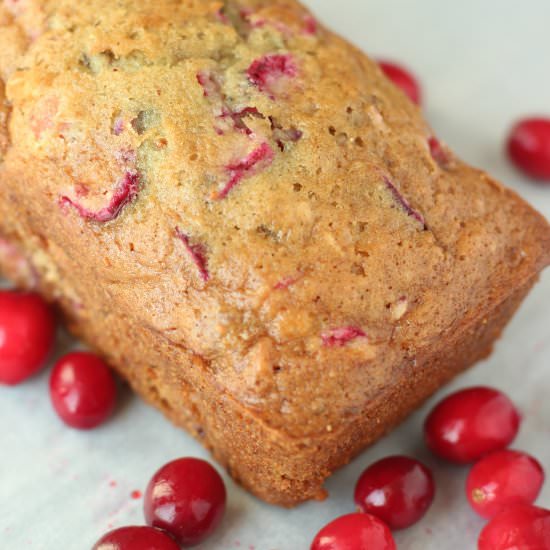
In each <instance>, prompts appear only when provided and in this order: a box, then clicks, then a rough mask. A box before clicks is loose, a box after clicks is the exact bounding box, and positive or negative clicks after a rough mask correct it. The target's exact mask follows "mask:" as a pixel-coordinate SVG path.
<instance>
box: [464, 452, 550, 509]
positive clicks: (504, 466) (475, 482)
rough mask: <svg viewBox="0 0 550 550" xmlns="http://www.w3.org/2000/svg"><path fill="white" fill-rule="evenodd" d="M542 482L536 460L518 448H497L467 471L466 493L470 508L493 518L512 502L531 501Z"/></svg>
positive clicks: (541, 475) (537, 493)
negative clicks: (515, 449)
mask: <svg viewBox="0 0 550 550" xmlns="http://www.w3.org/2000/svg"><path fill="white" fill-rule="evenodd" d="M543 483H544V470H543V469H542V466H541V465H540V464H539V462H538V461H537V460H535V459H534V458H533V457H531V456H529V455H528V454H525V453H521V452H519V451H510V450H504V451H497V452H495V453H492V454H490V455H489V456H486V457H485V458H483V459H481V460H480V461H479V462H478V463H477V464H476V465H475V466H474V467H473V468H472V470H471V471H470V474H469V476H468V480H467V481H466V496H467V497H468V500H469V501H470V504H471V505H472V508H473V509H474V510H475V511H476V512H477V513H478V514H479V515H480V516H482V517H484V518H492V517H494V516H496V515H497V514H498V513H499V512H501V511H502V510H504V509H505V508H508V507H510V506H513V505H515V504H532V503H533V502H535V500H536V499H537V497H538V496H539V493H540V490H541V488H542V484H543Z"/></svg>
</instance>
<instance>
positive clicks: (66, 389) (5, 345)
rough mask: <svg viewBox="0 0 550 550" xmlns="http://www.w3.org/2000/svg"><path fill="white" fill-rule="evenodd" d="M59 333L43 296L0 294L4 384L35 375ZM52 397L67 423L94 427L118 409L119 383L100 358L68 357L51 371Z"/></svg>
mask: <svg viewBox="0 0 550 550" xmlns="http://www.w3.org/2000/svg"><path fill="white" fill-rule="evenodd" d="M55 334H56V320H55V316H54V314H53V312H52V310H51V309H50V307H49V306H48V304H46V302H45V301H44V300H43V299H42V298H41V297H40V296H39V295H37V294H34V293H31V292H17V291H2V292H0V383H2V384H7V385H15V384H19V383H21V382H23V381H25V380H26V379H27V378H30V377H31V376H32V375H33V374H36V373H37V372H38V371H39V370H40V369H41V368H42V367H43V366H44V365H45V363H46V362H47V361H48V359H49V357H50V354H51V353H52V351H53V347H54V343H55ZM50 397H51V401H52V404H53V407H54V409H55V411H56V412H57V414H58V415H59V417H60V418H61V419H62V420H63V421H64V422H65V423H66V424H68V425H69V426H72V427H73V428H79V429H88V428H94V427H95V426H97V425H99V424H101V423H102V422H103V421H104V420H105V419H106V418H107V417H108V416H109V415H110V414H111V412H112V410H113V408H114V405H115V399H116V385H115V379H114V377H113V374H112V373H111V370H110V369H109V367H108V366H107V365H106V364H105V362H104V361H103V360H102V359H100V358H99V357H97V356H96V355H94V354H92V353H88V352H74V353H69V354H67V355H65V356H64V357H62V358H61V359H59V361H57V363H56V365H55V366H54V368H53V370H52V373H51V376H50Z"/></svg>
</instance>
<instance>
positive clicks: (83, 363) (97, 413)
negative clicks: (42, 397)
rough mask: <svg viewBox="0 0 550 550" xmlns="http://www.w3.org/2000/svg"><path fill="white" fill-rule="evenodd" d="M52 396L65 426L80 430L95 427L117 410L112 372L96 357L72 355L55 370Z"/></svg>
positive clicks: (51, 383) (84, 353)
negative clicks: (115, 407)
mask: <svg viewBox="0 0 550 550" xmlns="http://www.w3.org/2000/svg"><path fill="white" fill-rule="evenodd" d="M50 397H51V400H52V404H53V407H54V409H55V411H56V412H57V414H58V415H59V417H60V418H61V420H63V422H65V424H67V425H68V426H71V427H72V428H78V429H81V430H87V429H90V428H95V427H96V426H98V425H99V424H101V423H103V422H104V421H105V420H106V419H107V418H108V417H109V415H110V414H111V413H112V411H113V409H114V406H115V401H116V384H115V379H114V377H113V374H112V372H111V369H109V367H108V366H107V364H106V363H105V362H104V361H103V360H102V359H100V358H99V357H98V356H97V355H94V354H93V353H88V352H74V353H69V354H67V355H65V356H64V357H62V358H61V359H60V360H59V361H58V362H57V363H56V365H55V367H54V369H53V371H52V374H51V376H50Z"/></svg>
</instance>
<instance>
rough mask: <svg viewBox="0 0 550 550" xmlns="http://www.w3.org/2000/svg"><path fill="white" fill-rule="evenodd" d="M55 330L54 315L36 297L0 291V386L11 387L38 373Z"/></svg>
mask: <svg viewBox="0 0 550 550" xmlns="http://www.w3.org/2000/svg"><path fill="white" fill-rule="evenodd" d="M55 329H56V323H55V317H54V314H53V312H52V310H51V309H50V307H49V306H48V304H47V303H46V302H45V301H44V300H43V299H42V298H41V297H40V296H39V295H38V294H34V293H30V292H17V291H0V383H1V384H8V385H10V386H13V385H15V384H19V383H20V382H23V381H24V380H26V379H27V378H29V377H31V376H32V375H33V374H35V373H36V372H37V371H38V370H40V368H42V367H43V366H44V364H45V363H46V360H47V359H48V356H49V355H50V352H51V350H52V348H53V344H54V340H55Z"/></svg>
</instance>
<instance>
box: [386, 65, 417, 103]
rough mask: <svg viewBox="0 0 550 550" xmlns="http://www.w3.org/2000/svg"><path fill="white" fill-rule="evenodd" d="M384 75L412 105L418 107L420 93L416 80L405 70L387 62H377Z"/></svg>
mask: <svg viewBox="0 0 550 550" xmlns="http://www.w3.org/2000/svg"><path fill="white" fill-rule="evenodd" d="M378 64H379V65H380V68H381V69H382V71H384V74H385V75H386V76H387V77H388V78H389V79H390V80H391V81H392V82H393V83H394V84H395V85H396V86H397V87H398V88H401V90H402V91H403V92H404V93H405V94H406V95H407V96H408V97H409V98H410V100H411V101H412V102H413V103H416V104H417V105H420V104H421V103H422V91H421V89H420V84H418V82H417V80H416V78H414V76H413V75H412V74H411V73H410V72H409V71H408V70H406V69H404V68H403V67H400V66H399V65H396V64H395V63H390V62H388V61H379V63H378Z"/></svg>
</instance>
